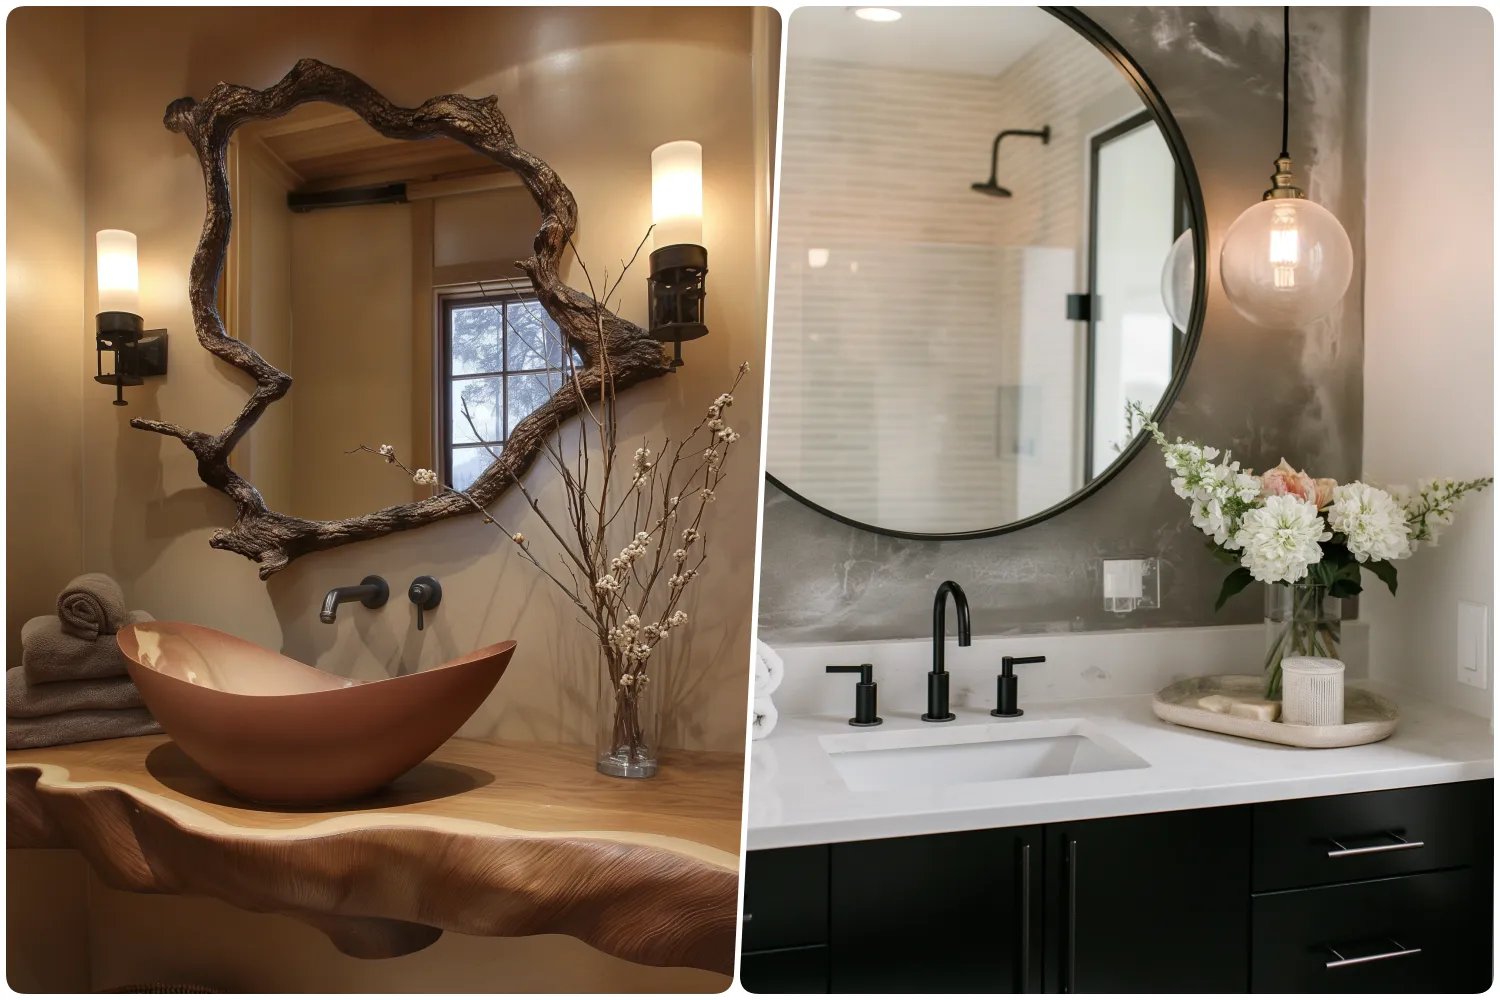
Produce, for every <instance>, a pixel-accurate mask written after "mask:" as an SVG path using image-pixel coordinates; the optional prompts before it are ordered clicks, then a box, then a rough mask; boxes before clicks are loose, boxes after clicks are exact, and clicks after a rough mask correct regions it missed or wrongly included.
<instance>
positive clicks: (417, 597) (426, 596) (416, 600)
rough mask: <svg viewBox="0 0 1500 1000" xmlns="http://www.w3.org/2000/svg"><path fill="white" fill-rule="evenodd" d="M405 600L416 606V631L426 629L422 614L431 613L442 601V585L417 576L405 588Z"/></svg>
mask: <svg viewBox="0 0 1500 1000" xmlns="http://www.w3.org/2000/svg"><path fill="white" fill-rule="evenodd" d="M406 597H407V600H409V601H411V602H412V603H413V604H415V605H416V606H417V631H418V632H420V631H422V629H423V628H425V627H426V624H427V623H426V622H425V621H424V620H423V615H422V613H423V612H424V611H432V610H433V609H435V608H436V607H437V606H438V604H440V603H441V602H442V600H443V585H442V584H440V583H438V582H437V580H436V579H434V578H433V577H430V576H419V577H417V578H416V579H415V580H413V581H412V582H411V586H410V587H408V588H406Z"/></svg>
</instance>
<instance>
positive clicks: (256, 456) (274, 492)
mask: <svg viewBox="0 0 1500 1000" xmlns="http://www.w3.org/2000/svg"><path fill="white" fill-rule="evenodd" d="M238 165H239V171H238V173H237V174H235V175H234V176H233V180H232V181H231V184H232V185H236V187H235V196H236V205H235V213H236V217H235V226H234V229H235V233H234V239H235V242H237V243H238V244H239V246H238V247H236V248H235V250H236V251H237V252H232V253H231V260H233V261H235V263H237V264H240V265H242V266H239V267H237V268H236V270H238V272H239V275H238V278H239V280H238V281H237V282H236V283H235V287H234V290H233V294H234V298H235V300H236V301H235V306H236V307H237V308H238V313H239V314H238V315H237V316H235V319H236V320H238V321H239V322H238V323H237V325H231V326H229V333H230V336H237V337H239V338H240V339H242V340H245V341H246V342H247V343H249V344H250V346H251V347H253V348H255V350H256V352H257V353H259V354H260V356H261V357H263V358H265V359H266V360H267V361H269V362H270V363H271V364H273V365H275V366H276V367H277V368H280V369H281V370H282V371H293V370H294V369H293V368H292V350H293V348H294V346H295V344H294V342H293V340H292V333H293V331H292V326H293V316H292V269H291V267H290V266H289V263H288V262H289V261H290V260H291V259H292V216H291V213H289V212H288V211H287V210H286V194H287V192H286V185H285V184H284V183H283V182H282V180H281V178H280V177H279V176H277V175H276V174H275V173H274V172H273V171H271V170H270V169H268V168H267V167H266V166H265V165H264V164H263V163H261V162H260V160H259V157H256V156H242V157H240V158H239V164H238ZM229 311H230V310H227V309H226V312H229ZM230 322H231V320H230V319H229V318H228V317H227V316H226V317H225V323H226V324H228V323H230ZM298 395H299V397H300V395H301V394H300V393H299V394H298ZM298 401H299V400H298V399H286V400H283V405H281V406H274V407H272V408H271V409H270V410H269V411H268V412H267V413H266V414H265V415H264V416H262V417H261V418H260V421H259V422H258V423H257V424H256V425H255V429H254V430H252V431H251V432H250V433H249V434H248V435H246V436H245V439H244V443H243V444H242V445H241V446H240V447H239V448H238V449H237V450H236V453H237V455H238V457H239V459H240V461H239V462H238V464H236V466H235V468H236V469H238V470H239V471H240V472H241V473H242V474H248V475H249V476H250V479H251V481H252V482H253V483H255V488H256V489H258V490H260V495H261V496H263V497H265V499H266V503H268V504H270V505H271V507H272V509H274V510H294V509H295V507H294V506H293V505H294V503H295V501H296V496H295V485H296V481H295V479H294V478H293V475H292V471H293V470H292V458H293V453H292V449H293V447H294V442H295V437H294V431H293V420H292V415H293V414H294V413H295V412H296V409H297V403H298ZM247 466H248V472H247V471H246V467H247Z"/></svg>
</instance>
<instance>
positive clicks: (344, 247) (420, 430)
mask: <svg viewBox="0 0 1500 1000" xmlns="http://www.w3.org/2000/svg"><path fill="white" fill-rule="evenodd" d="M228 166H229V170H230V185H231V191H232V196H233V214H234V224H233V230H232V240H231V246H230V254H229V260H228V262H227V265H226V268H225V277H224V284H223V289H222V294H221V315H222V316H223V317H224V320H225V324H226V327H227V329H228V331H229V333H230V335H231V336H234V337H238V338H239V339H241V340H243V341H245V342H246V343H247V344H249V345H250V346H251V347H253V348H255V349H256V351H258V352H259V353H260V354H261V355H262V356H263V357H265V358H266V360H268V361H270V362H271V363H272V364H274V365H275V366H276V367H278V368H280V369H281V370H282V371H284V372H286V373H287V374H289V375H291V377H292V380H293V390H292V392H290V393H289V394H288V395H287V396H286V398H285V399H283V400H282V401H281V402H279V403H277V404H276V405H275V406H272V407H270V408H269V409H268V410H266V412H265V414H264V415H263V416H262V417H261V419H260V421H259V422H258V423H257V424H256V425H255V427H254V428H253V429H252V430H251V432H250V433H249V434H247V435H246V437H245V440H244V441H243V442H242V443H241V444H240V445H239V446H238V447H237V448H236V449H235V451H234V453H233V454H232V456H231V465H232V466H233V467H234V468H236V469H237V470H238V471H240V472H241V474H242V475H244V476H245V477H246V478H247V479H249V480H250V481H251V482H253V483H255V484H256V487H257V489H259V490H260V491H261V493H262V495H263V496H264V497H265V499H266V502H267V504H268V505H269V506H270V507H271V509H273V510H278V511H283V512H285V513H287V514H291V515H294V516H297V517H303V518H309V519H314V520H335V519H339V518H344V517H354V516H358V515H361V514H366V513H369V512H370V511H374V510H379V509H381V508H383V507H388V506H391V505H394V504H400V503H406V502H410V501H412V500H419V499H422V498H424V497H427V496H430V495H431V492H432V490H431V488H430V487H424V486H418V485H416V484H415V483H411V482H408V481H406V480H405V479H404V478H403V477H400V476H392V475H391V474H390V470H389V469H387V468H385V467H384V466H382V465H381V464H380V463H378V462H370V461H368V456H360V455H357V454H349V452H350V451H351V450H352V449H355V448H358V447H359V446H360V445H366V446H369V447H371V448H375V447H378V446H380V445H382V444H389V445H392V446H393V447H394V448H395V449H396V451H397V453H398V454H399V455H400V456H401V458H402V461H403V462H405V463H406V464H407V465H409V466H411V467H413V468H418V467H420V468H429V469H434V470H436V471H437V472H438V473H439V475H441V476H443V477H444V480H445V481H448V482H454V483H455V484H456V485H457V486H458V488H460V489H463V488H466V487H468V486H469V485H471V484H472V483H473V482H474V480H475V479H476V478H477V477H478V476H479V475H480V474H481V473H482V472H483V471H484V470H485V468H487V467H488V465H489V464H490V462H491V461H492V460H493V456H492V454H491V453H492V452H493V453H494V454H499V453H500V451H501V450H502V449H503V448H504V446H505V442H506V441H507V440H508V439H509V437H510V435H511V433H512V432H513V431H514V429H515V426H516V425H517V424H518V423H519V422H520V421H521V420H522V419H523V418H524V417H525V416H526V415H527V414H529V413H531V412H532V411H533V410H534V409H536V407H537V406H539V405H541V403H542V402H544V401H545V400H546V399H547V398H548V397H549V396H550V395H551V393H553V392H555V391H556V389H557V387H558V386H559V385H560V384H561V380H562V377H563V376H562V373H561V372H560V371H559V368H560V362H561V361H562V360H563V357H562V353H561V352H562V345H561V340H560V337H559V332H558V328H557V326H556V324H555V323H553V321H552V319H551V317H549V316H548V315H547V314H546V312H545V310H543V309H542V308H541V305H540V303H539V302H538V301H537V299H536V296H535V294H534V292H533V290H532V288H531V283H530V281H529V280H528V279H527V278H526V277H525V275H523V274H522V273H521V272H520V271H519V269H518V268H517V267H516V265H515V262H516V261H518V260H522V259H524V258H527V257H529V256H531V253H532V241H533V240H534V238H535V236H536V231H537V228H538V226H539V224H540V212H539V211H538V209H537V207H536V203H535V202H534V201H533V200H532V198H531V195H530V193H529V192H528V191H527V190H526V189H525V188H524V187H523V186H522V185H521V183H520V180H519V178H517V177H516V176H515V175H514V174H512V173H511V172H510V171H508V170H506V169H505V168H503V167H501V166H499V165H498V164H496V163H495V162H493V161H492V160H490V159H489V158H488V157H485V156H483V155H482V154H479V153H477V152H475V151H473V150H471V149H469V148H467V147H465V146H463V145H462V144H460V143H457V142H455V141H453V140H450V139H446V138H438V139H431V140H424V141H421V142H409V141H401V140H394V139H387V138H385V137H383V136H381V135H380V134H378V133H377V132H375V131H374V130H373V129H371V128H370V127H369V126H368V125H367V124H365V123H364V122H363V121H362V120H360V119H359V118H358V117H357V116H356V115H355V114H354V113H353V112H351V111H349V110H347V109H344V108H340V107H335V106H332V105H326V104H308V105H303V106H301V107H299V108H297V109H296V110H294V111H293V112H292V113H290V114H288V115H286V116H284V117H282V118H278V119H274V120H271V121H263V122H252V123H248V124H246V125H244V126H242V127H241V128H240V129H239V130H237V132H236V133H235V136H234V138H233V140H232V141H231V146H230V155H229V163H228ZM465 406H467V409H468V414H469V415H468V416H467V417H466V416H465V415H464V409H465Z"/></svg>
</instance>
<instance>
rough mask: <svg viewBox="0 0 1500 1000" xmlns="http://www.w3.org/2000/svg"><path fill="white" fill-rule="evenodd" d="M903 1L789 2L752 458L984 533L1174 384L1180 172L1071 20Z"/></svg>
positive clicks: (1125, 84) (1099, 455)
mask: <svg viewBox="0 0 1500 1000" xmlns="http://www.w3.org/2000/svg"><path fill="white" fill-rule="evenodd" d="M899 13H900V14H901V16H900V18H899V19H896V20H883V21H871V20H865V19H863V18H862V17H860V16H859V11H858V10H857V9H854V8H845V7H802V8H799V9H798V10H797V11H795V12H794V13H793V14H792V15H791V18H790V23H789V25H788V29H787V31H788V50H787V70H786V91H785V95H786V96H785V112H784V124H783V138H782V159H781V168H780V172H779V176H778V183H779V185H780V201H779V209H778V219H779V230H778V237H777V251H778V253H777V265H776V296H775V308H774V317H773V322H774V336H773V340H772V359H771V402H770V415H769V434H768V438H767V456H766V469H767V472H768V473H769V475H770V476H771V478H772V479H773V480H774V481H775V482H776V484H777V485H778V486H781V487H782V488H783V489H785V490H786V491H788V492H789V493H791V494H793V495H794V496H796V497H798V498H799V499H801V500H804V501H806V502H809V503H811V504H813V505H815V506H817V507H819V508H821V509H823V510H824V511H825V512H828V513H832V514H834V515H836V516H839V517H841V518H844V519H846V520H849V521H853V522H856V523H858V524H860V525H863V526H866V527H870V528H873V529H876V530H881V531H886V532H891V533H896V534H917V535H927V534H935V535H944V534H969V533H987V532H992V531H996V530H1003V529H1004V528H1005V527H1006V526H1008V525H1013V524H1015V523H1016V522H1019V521H1023V520H1025V519H1027V518H1030V517H1033V516H1035V515H1037V514H1039V513H1040V512H1043V511H1046V510H1048V509H1049V508H1053V507H1056V506H1057V505H1059V504H1063V503H1065V502H1067V501H1068V500H1069V499H1070V498H1072V497H1075V496H1077V495H1078V494H1079V493H1080V491H1082V490H1084V489H1085V488H1086V487H1087V486H1088V484H1089V483H1091V482H1093V481H1095V480H1097V479H1098V478H1099V477H1100V476H1101V475H1102V474H1104V473H1105V471H1106V470H1107V469H1108V468H1109V466H1110V465H1111V463H1113V462H1114V461H1115V460H1116V459H1117V458H1119V457H1120V454H1121V452H1122V451H1123V450H1124V449H1125V448H1126V447H1127V446H1128V445H1129V443H1130V435H1129V433H1128V428H1127V424H1126V419H1125V404H1126V402H1127V401H1128V400H1136V401H1139V402H1141V403H1143V404H1144V405H1145V406H1146V407H1147V409H1148V410H1150V409H1154V408H1155V407H1156V406H1157V405H1158V403H1160V402H1161V401H1162V399H1163V398H1164V395H1165V394H1166V393H1168V392H1169V390H1170V389H1171V387H1172V386H1173V383H1174V377H1175V376H1176V375H1177V373H1178V372H1179V370H1180V368H1181V365H1182V363H1183V362H1182V359H1183V358H1184V357H1185V355H1186V353H1187V352H1186V346H1187V338H1186V336H1185V333H1184V331H1182V330H1179V329H1177V328H1175V327H1174V325H1173V322H1172V320H1171V318H1170V317H1169V316H1168V314H1167V310H1166V307H1165V305H1164V304H1163V301H1162V292H1161V283H1162V274H1163V266H1164V264H1165V263H1166V261H1167V255H1168V252H1169V251H1170V250H1171V248H1172V245H1173V242H1174V240H1175V239H1176V238H1177V237H1178V235H1179V234H1181V233H1182V232H1183V231H1184V230H1185V229H1187V228H1188V227H1189V226H1190V225H1191V221H1192V220H1191V219H1190V218H1189V209H1188V207H1187V206H1188V196H1187V189H1186V187H1185V185H1186V184H1188V183H1189V181H1187V180H1186V179H1185V177H1184V172H1183V170H1182V169H1180V167H1179V164H1178V162H1177V160H1176V159H1175V157H1174V154H1173V150H1172V147H1171V145H1170V144H1169V141H1168V139H1167V137H1166V135H1165V133H1164V132H1163V131H1162V130H1161V128H1160V127H1159V126H1158V124H1157V119H1156V117H1155V116H1154V115H1153V113H1152V111H1151V110H1150V109H1149V108H1148V106H1147V105H1146V104H1145V103H1144V102H1143V100H1142V98H1141V97H1140V96H1139V94H1138V93H1137V91H1136V90H1135V88H1134V87H1133V86H1132V85H1131V83H1130V81H1129V80H1128V79H1127V78H1126V76H1125V74H1124V73H1123V72H1122V70H1121V69H1120V68H1119V66H1118V65H1117V64H1116V63H1115V62H1114V61H1113V60H1112V59H1111V58H1110V57H1109V56H1107V55H1106V54H1105V53H1104V52H1102V51H1101V50H1100V48H1099V46H1098V45H1096V44H1095V43H1094V41H1093V40H1091V39H1090V38H1089V37H1086V36H1085V35H1084V34H1082V33H1080V31H1079V30H1078V29H1075V27H1074V26H1073V25H1071V24H1070V23H1068V22H1067V21H1065V20H1063V19H1061V18H1060V17H1058V16H1055V15H1053V14H1051V13H1048V12H1047V11H1045V10H1042V9H1041V8H1029V7H992V8H984V7H949V8H945V7H907V8H900V9H899ZM1192 183H1196V181H1193V182H1192ZM1186 246H1187V248H1188V251H1189V252H1191V250H1192V245H1191V240H1188V241H1186ZM1199 270H1200V271H1201V267H1200V268H1199ZM1185 312H1190V310H1186V311H1185Z"/></svg>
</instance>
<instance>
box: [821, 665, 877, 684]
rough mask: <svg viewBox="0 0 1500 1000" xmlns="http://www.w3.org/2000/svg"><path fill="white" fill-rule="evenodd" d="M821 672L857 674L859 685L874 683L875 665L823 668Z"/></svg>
mask: <svg viewBox="0 0 1500 1000" xmlns="http://www.w3.org/2000/svg"><path fill="white" fill-rule="evenodd" d="M823 670H824V671H825V672H826V673H830V674H859V682H860V683H861V684H874V683H875V664H873V663H858V664H853V665H850V666H842V667H824V668H823Z"/></svg>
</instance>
